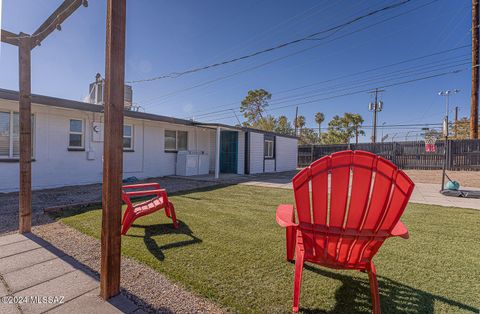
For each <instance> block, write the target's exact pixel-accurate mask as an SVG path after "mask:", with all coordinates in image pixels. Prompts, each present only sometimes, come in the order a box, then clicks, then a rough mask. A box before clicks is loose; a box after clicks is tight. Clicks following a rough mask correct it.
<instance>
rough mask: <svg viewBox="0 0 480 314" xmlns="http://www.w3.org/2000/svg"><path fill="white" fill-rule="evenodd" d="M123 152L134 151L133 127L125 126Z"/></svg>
mask: <svg viewBox="0 0 480 314" xmlns="http://www.w3.org/2000/svg"><path fill="white" fill-rule="evenodd" d="M123 150H133V125H131V124H124V125H123Z"/></svg>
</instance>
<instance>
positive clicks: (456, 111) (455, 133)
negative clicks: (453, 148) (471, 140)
mask: <svg viewBox="0 0 480 314" xmlns="http://www.w3.org/2000/svg"><path fill="white" fill-rule="evenodd" d="M454 121H455V122H454V123H453V136H454V138H455V139H456V138H457V135H458V130H457V125H458V106H455V120H454Z"/></svg>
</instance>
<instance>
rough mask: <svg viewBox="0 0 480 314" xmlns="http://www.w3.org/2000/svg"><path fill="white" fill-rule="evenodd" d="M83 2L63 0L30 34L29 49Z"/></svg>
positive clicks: (60, 23) (79, 0)
mask: <svg viewBox="0 0 480 314" xmlns="http://www.w3.org/2000/svg"><path fill="white" fill-rule="evenodd" d="M83 2H84V1H83V0H65V1H64V2H63V3H62V4H61V5H60V6H59V7H58V8H57V9H56V10H55V11H54V12H53V13H52V14H51V15H50V16H49V17H48V18H47V19H46V20H45V22H43V23H42V25H40V27H39V28H38V29H37V30H36V31H35V32H34V33H33V34H32V43H31V49H33V48H35V47H36V46H38V45H39V44H40V43H41V42H42V41H43V40H44V39H45V38H47V36H48V35H50V33H51V32H53V31H54V30H55V29H56V28H57V26H58V25H62V23H63V22H64V21H65V20H66V19H67V18H68V17H69V16H70V15H72V13H73V12H75V10H76V9H78V8H79V7H80V6H81V5H82V3H83Z"/></svg>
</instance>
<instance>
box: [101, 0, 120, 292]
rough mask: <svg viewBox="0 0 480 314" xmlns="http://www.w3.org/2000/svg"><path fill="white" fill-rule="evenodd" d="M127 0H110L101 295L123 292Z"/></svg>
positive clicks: (107, 35)
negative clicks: (122, 245)
mask: <svg viewBox="0 0 480 314" xmlns="http://www.w3.org/2000/svg"><path fill="white" fill-rule="evenodd" d="M125 16H126V0H108V1H107V23H106V25H107V27H106V49H105V50H106V51H105V89H104V99H105V105H104V110H105V118H104V119H105V131H104V141H103V189H102V208H103V209H102V240H101V243H102V252H101V253H102V255H101V265H100V296H101V297H102V298H103V299H104V300H107V299H109V298H111V297H113V296H115V295H117V294H118V293H119V292H120V260H121V258H120V253H121V235H120V226H121V215H122V211H121V208H122V170H123V110H124V95H123V93H124V84H125V22H126V21H125Z"/></svg>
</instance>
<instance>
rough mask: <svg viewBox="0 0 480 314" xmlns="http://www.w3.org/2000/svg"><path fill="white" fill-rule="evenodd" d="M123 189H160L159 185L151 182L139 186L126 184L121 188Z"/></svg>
mask: <svg viewBox="0 0 480 314" xmlns="http://www.w3.org/2000/svg"><path fill="white" fill-rule="evenodd" d="M122 188H123V189H140V188H156V189H160V188H161V187H160V184H158V183H155V182H152V183H140V184H128V185H124V186H122Z"/></svg>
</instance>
